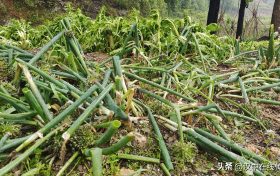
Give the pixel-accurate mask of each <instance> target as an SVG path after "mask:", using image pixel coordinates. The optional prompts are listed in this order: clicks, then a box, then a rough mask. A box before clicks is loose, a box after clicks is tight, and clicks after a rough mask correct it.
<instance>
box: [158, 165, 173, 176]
mask: <svg viewBox="0 0 280 176" xmlns="http://www.w3.org/2000/svg"><path fill="white" fill-rule="evenodd" d="M160 168H161V170H162V171H163V173H164V175H165V176H171V174H170V172H169V170H168V169H167V167H166V166H165V164H164V163H160Z"/></svg>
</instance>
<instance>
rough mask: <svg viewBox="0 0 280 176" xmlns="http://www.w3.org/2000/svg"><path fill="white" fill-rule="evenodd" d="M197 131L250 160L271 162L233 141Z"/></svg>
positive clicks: (197, 129) (196, 129)
mask: <svg viewBox="0 0 280 176" xmlns="http://www.w3.org/2000/svg"><path fill="white" fill-rule="evenodd" d="M195 131H196V132H197V133H199V134H201V135H203V136H204V137H207V138H208V139H210V140H212V141H215V142H218V143H220V144H222V145H224V146H226V147H228V148H230V149H233V150H235V151H237V152H239V153H241V154H245V155H247V156H248V157H249V158H253V159H256V160H258V161H260V162H263V163H269V161H268V160H267V159H265V158H263V157H261V156H259V155H257V154H255V153H254V152H251V151H250V150H247V149H245V148H243V147H241V146H239V145H237V144H236V143H234V142H233V141H227V140H224V139H222V138H220V137H219V136H215V135H213V134H211V133H208V132H206V131H204V130H201V129H199V128H195Z"/></svg>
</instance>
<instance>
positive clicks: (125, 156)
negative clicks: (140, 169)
mask: <svg viewBox="0 0 280 176" xmlns="http://www.w3.org/2000/svg"><path fill="white" fill-rule="evenodd" d="M118 158H120V159H128V160H135V161H144V162H148V163H156V164H159V163H160V160H159V159H157V158H150V157H145V156H138V155H129V154H124V153H119V154H118Z"/></svg>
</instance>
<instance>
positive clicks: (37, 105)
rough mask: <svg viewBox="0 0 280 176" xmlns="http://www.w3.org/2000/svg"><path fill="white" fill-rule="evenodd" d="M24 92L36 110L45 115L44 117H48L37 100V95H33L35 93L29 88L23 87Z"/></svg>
mask: <svg viewBox="0 0 280 176" xmlns="http://www.w3.org/2000/svg"><path fill="white" fill-rule="evenodd" d="M22 92H23V94H24V96H25V98H26V100H27V102H28V103H29V105H30V107H31V108H32V109H34V110H36V112H37V113H38V114H39V115H40V116H41V117H44V119H46V116H45V114H44V112H43V109H42V108H41V106H40V104H39V102H38V101H37V100H36V98H35V96H34V95H33V93H32V92H31V91H30V90H29V89H28V88H27V87H25V88H23V89H22Z"/></svg>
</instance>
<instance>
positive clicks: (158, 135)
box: [134, 100, 174, 170]
mask: <svg viewBox="0 0 280 176" xmlns="http://www.w3.org/2000/svg"><path fill="white" fill-rule="evenodd" d="M134 101H135V102H136V103H138V104H140V105H141V106H143V107H144V108H145V109H146V111H147V113H148V117H149V120H150V123H151V124H152V127H153V129H154V131H155V135H156V138H157V140H158V144H159V148H160V152H161V155H162V157H163V161H164V163H165V165H166V167H167V168H168V169H169V170H173V169H174V167H173V164H172V161H171V157H170V155H169V152H168V149H167V147H166V144H165V142H164V139H163V136H162V134H161V132H160V129H159V127H158V124H157V121H156V119H155V117H154V115H153V114H152V112H151V110H150V108H149V107H147V106H146V105H144V104H143V103H142V102H140V101H137V100H134Z"/></svg>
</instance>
